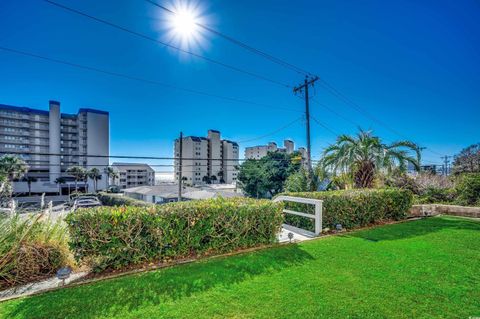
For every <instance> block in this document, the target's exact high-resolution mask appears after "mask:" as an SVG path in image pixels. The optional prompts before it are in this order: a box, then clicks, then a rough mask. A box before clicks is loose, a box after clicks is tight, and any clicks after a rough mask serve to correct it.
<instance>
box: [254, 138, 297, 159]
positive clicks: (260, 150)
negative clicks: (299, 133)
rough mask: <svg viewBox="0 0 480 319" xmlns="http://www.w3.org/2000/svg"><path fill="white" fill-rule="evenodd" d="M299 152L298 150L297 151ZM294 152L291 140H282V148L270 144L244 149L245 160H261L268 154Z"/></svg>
mask: <svg viewBox="0 0 480 319" xmlns="http://www.w3.org/2000/svg"><path fill="white" fill-rule="evenodd" d="M299 150H300V149H299ZM294 151H295V143H294V142H293V141H292V140H284V141H283V148H280V147H278V146H277V143H275V142H270V143H268V144H267V145H258V146H252V147H246V148H245V158H246V159H261V158H262V157H265V156H267V154H268V152H285V153H287V154H292V153H293V152H294Z"/></svg>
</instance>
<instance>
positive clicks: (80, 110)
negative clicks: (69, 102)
mask: <svg viewBox="0 0 480 319" xmlns="http://www.w3.org/2000/svg"><path fill="white" fill-rule="evenodd" d="M78 113H97V114H103V115H108V114H109V113H108V112H107V111H101V110H96V109H91V108H88V107H87V108H85V107H82V108H80V109H79V110H78Z"/></svg>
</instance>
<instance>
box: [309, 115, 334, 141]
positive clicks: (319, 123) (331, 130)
mask: <svg viewBox="0 0 480 319" xmlns="http://www.w3.org/2000/svg"><path fill="white" fill-rule="evenodd" d="M310 117H311V118H312V119H313V121H314V122H315V123H317V124H318V125H320V126H321V127H323V128H324V129H326V130H327V131H329V132H330V133H332V134H333V135H335V136H338V135H340V133H338V132H336V131H334V130H333V129H331V128H330V127H328V126H327V125H325V124H323V123H322V122H320V121H319V120H317V119H316V118H315V117H314V116H312V115H310Z"/></svg>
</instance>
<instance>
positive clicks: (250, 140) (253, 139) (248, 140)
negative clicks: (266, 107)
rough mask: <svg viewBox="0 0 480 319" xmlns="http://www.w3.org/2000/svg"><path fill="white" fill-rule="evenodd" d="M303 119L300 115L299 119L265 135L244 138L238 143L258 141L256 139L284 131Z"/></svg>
mask: <svg viewBox="0 0 480 319" xmlns="http://www.w3.org/2000/svg"><path fill="white" fill-rule="evenodd" d="M301 119H302V117H299V118H297V119H295V120H294V121H292V122H290V123H288V124H286V125H284V126H282V127H280V128H278V129H276V130H275V131H272V132H270V133H267V134H264V135H261V136H258V137H254V138H250V139H247V140H242V141H238V143H246V142H252V141H256V140H260V139H262V138H265V137H268V136H272V135H274V134H276V133H278V132H280V131H283V130H284V129H286V128H288V127H290V126H292V125H293V124H295V123H297V122H298V121H300V120H301Z"/></svg>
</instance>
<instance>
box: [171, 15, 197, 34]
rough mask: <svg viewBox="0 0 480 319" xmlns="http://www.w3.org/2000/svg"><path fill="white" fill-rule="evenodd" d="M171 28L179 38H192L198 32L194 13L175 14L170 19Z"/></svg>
mask: <svg viewBox="0 0 480 319" xmlns="http://www.w3.org/2000/svg"><path fill="white" fill-rule="evenodd" d="M171 23H172V28H173V31H174V32H175V33H177V34H178V35H179V36H180V37H192V36H194V35H195V33H197V32H198V31H199V30H198V28H199V26H198V25H197V23H198V22H197V19H196V17H195V13H194V12H189V11H185V12H177V13H176V14H174V15H173V17H172V21H171Z"/></svg>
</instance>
